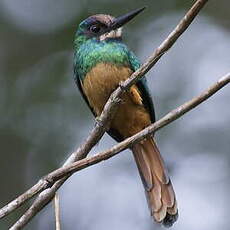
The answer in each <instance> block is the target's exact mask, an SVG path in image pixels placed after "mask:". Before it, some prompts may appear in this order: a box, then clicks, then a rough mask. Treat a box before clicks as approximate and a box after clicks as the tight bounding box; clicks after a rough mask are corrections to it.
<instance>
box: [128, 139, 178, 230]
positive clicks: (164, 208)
mask: <svg viewBox="0 0 230 230" xmlns="http://www.w3.org/2000/svg"><path fill="white" fill-rule="evenodd" d="M132 151H133V154H134V158H135V160H136V163H137V167H138V170H139V173H140V176H141V179H142V182H143V185H144V187H145V193H146V198H147V201H148V205H149V209H150V212H151V216H153V217H154V219H155V221H156V222H158V223H162V224H163V225H164V226H166V227H170V226H172V225H173V223H174V222H175V221H176V220H177V218H178V210H177V202H176V197H175V193H174V190H173V187H172V183H171V181H170V178H169V176H168V173H167V170H166V169H165V167H164V162H163V159H162V158H161V155H160V152H159V150H158V148H157V145H156V143H155V141H154V139H153V138H152V137H148V138H147V139H145V140H144V141H142V142H141V143H138V144H135V145H134V146H133V148H132Z"/></svg>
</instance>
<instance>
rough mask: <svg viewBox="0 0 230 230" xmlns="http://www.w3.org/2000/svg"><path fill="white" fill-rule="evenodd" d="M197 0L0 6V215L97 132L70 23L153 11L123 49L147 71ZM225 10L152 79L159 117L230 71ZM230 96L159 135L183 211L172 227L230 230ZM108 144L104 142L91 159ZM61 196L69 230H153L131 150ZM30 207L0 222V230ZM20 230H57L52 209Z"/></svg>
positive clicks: (190, 35) (216, 9)
mask: <svg viewBox="0 0 230 230" xmlns="http://www.w3.org/2000/svg"><path fill="white" fill-rule="evenodd" d="M193 2H194V1H179V0H170V1H166V0H163V1H150V0H148V1H147V0H145V1H140V0H136V1H131V0H126V1H125V3H124V1H121V0H117V1H112V0H110V1H105V0H98V1H85V0H81V1H78V0H65V1H60V0H39V1H35V0H34V1H32V0H31V1H28V0H20V1H18V0H1V2H0V23H1V30H0V33H1V34H0V35H1V36H0V86H1V88H0V116H1V119H0V147H1V160H0V181H1V188H0V205H1V206H3V205H4V204H6V203H7V202H8V201H10V200H12V199H13V198H15V197H16V196H17V195H19V194H21V193H22V192H24V191H25V190H26V189H27V188H29V187H30V186H31V185H32V184H34V183H35V182H36V181H37V180H38V179H39V178H40V177H41V176H43V175H45V174H46V173H48V172H50V171H51V170H53V169H55V168H57V167H58V166H60V165H61V163H63V162H64V160H65V159H66V158H67V156H68V155H69V154H70V152H71V151H72V150H73V149H74V148H75V146H78V145H79V144H80V143H81V142H83V141H84V139H85V138H86V136H87V135H88V133H89V131H90V130H91V129H92V127H93V125H94V120H93V116H92V115H91V113H90V112H89V109H88V108H87V107H86V105H85V103H84V102H83V100H82V98H81V97H80V94H79V92H78V90H77V88H76V86H75V85H74V82H73V70H72V66H73V63H72V56H73V51H72V43H73V36H74V33H75V31H76V27H77V24H78V23H79V22H80V21H81V20H83V19H84V18H86V17H88V16H89V15H92V14H95V13H108V14H112V15H115V16H118V15H121V14H124V13H127V12H128V11H130V10H133V9H135V8H138V7H141V6H143V5H146V6H148V8H147V9H146V11H144V12H143V13H142V14H141V15H140V16H138V17H137V18H136V19H135V20H134V21H133V22H131V23H129V25H127V26H125V28H124V40H125V41H126V43H128V45H129V47H130V48H131V49H132V50H133V51H134V52H135V53H136V54H137V56H138V57H139V58H140V60H141V61H142V62H143V61H144V60H145V59H146V58H147V57H148V56H149V55H150V54H151V53H152V51H153V50H154V48H156V47H157V46H158V45H159V44H160V42H161V41H162V40H163V39H164V38H165V36H166V35H167V34H168V33H169V32H170V31H171V30H172V28H173V27H174V26H175V25H176V24H177V23H178V20H179V19H180V18H181V17H182V16H183V15H184V13H185V11H186V9H188V8H189V7H190V6H191V4H192V3H193ZM229 8H230V2H229V1H227V0H222V1H210V2H209V3H208V4H207V6H206V7H205V9H204V10H203V11H202V12H201V14H200V15H199V17H197V19H196V20H195V22H194V23H193V24H192V26H191V27H190V28H189V29H188V31H186V33H185V34H184V35H183V36H182V38H180V39H179V41H178V42H177V43H176V45H175V46H174V47H173V48H172V49H171V50H170V51H169V53H167V54H166V55H165V56H164V57H163V58H162V59H161V61H160V62H159V63H158V64H157V65H156V67H155V68H154V69H153V70H151V71H150V72H149V73H148V82H149V85H150V89H151V92H152V95H153V97H154V101H155V108H156V113H157V118H160V117H162V116H163V115H164V114H166V113H167V112H168V111H170V110H171V109H173V108H175V107H177V106H178V105H180V104H182V103H183V102H185V101H186V100H189V99H190V98H192V97H193V96H195V95H197V94H199V93H200V92H201V91H202V90H204V89H206V88H207V87H208V86H209V85H210V84H212V83H213V82H215V81H216V80H217V79H218V78H219V77H220V76H221V75H223V74H225V73H226V72H228V71H229V70H230V68H229V67H230V56H229V53H230V42H229V41H230V40H229V37H230V31H229V28H230V27H229V25H230V21H229V18H230V14H229ZM229 98H230V90H229V86H227V87H226V88H224V89H223V90H221V91H220V92H218V93H217V94H216V95H215V96H214V97H212V98H211V99H209V100H208V101H206V102H205V103H204V104H202V105H201V106H199V107H198V108H196V109H195V110H194V111H192V112H190V113H189V114H186V115H185V116H184V117H183V118H181V119H180V120H178V121H176V122H174V123H172V124H170V125H169V126H167V127H165V128H164V129H162V130H160V131H159V132H158V133H157V135H156V136H157V140H158V143H159V146H160V149H161V152H162V155H163V156H164V159H165V161H166V163H167V166H168V168H169V171H170V175H171V177H172V180H173V184H174V187H175V190H176V193H177V199H178V203H179V211H180V217H179V220H178V222H177V223H176V224H175V226H174V227H173V228H172V229H173V230H184V229H186V230H219V229H221V230H227V229H229V224H230V221H229V217H228V213H229V202H230V200H229V195H228V194H229V187H230V182H229V175H230V168H229V163H230V157H229V156H230V154H229V149H230V142H229V141H230V134H229V133H230V125H229V124H230V109H229ZM113 144H115V142H114V141H113V140H112V139H111V138H110V137H108V136H105V137H104V138H103V140H102V141H100V143H99V145H97V147H96V148H94V149H93V151H92V154H95V153H96V152H98V151H100V150H103V149H106V148H108V147H110V146H112V145H113ZM60 199H61V220H62V226H63V229H65V230H73V229H77V230H91V229H94V230H99V229H100V230H103V229H111V230H115V229H125V230H129V229H132V230H139V229H142V230H150V229H158V226H157V225H155V224H154V223H152V220H151V218H150V217H149V212H148V209H147V204H146V201H145V197H144V192H143V188H142V184H141V182H140V179H139V176H138V173H137V170H136V166H135V165H134V162H133V159H132V155H131V154H130V152H129V151H125V152H124V153H122V154H120V155H119V156H116V157H115V158H112V159H110V160H108V161H106V162H103V163H101V164H98V165H96V166H93V167H90V168H88V169H85V170H83V171H81V172H79V173H77V174H75V175H74V176H72V177H71V179H69V180H68V181H67V182H66V183H65V185H64V186H63V187H62V188H61V190H60ZM28 204H29V203H28ZM27 206H28V205H27ZM25 208H26V206H25V207H23V208H21V209H20V210H19V211H17V212H15V213H14V214H11V215H10V216H8V217H6V218H5V219H3V220H1V221H0V229H8V228H9V226H10V225H11V224H12V223H13V222H14V221H15V220H16V219H17V218H18V217H19V216H20V215H21V214H22V213H23V211H24V210H25ZM25 229H34V230H36V229H44V230H45V229H54V214H53V209H52V206H51V205H49V206H48V207H46V208H45V209H44V210H43V211H42V212H41V213H40V214H39V215H38V216H36V217H35V218H34V219H33V221H32V222H31V223H30V224H29V225H28V226H27V227H26V228H25Z"/></svg>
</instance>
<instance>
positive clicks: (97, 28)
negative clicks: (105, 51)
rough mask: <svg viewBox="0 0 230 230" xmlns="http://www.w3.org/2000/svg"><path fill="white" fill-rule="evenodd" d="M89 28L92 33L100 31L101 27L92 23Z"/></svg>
mask: <svg viewBox="0 0 230 230" xmlns="http://www.w3.org/2000/svg"><path fill="white" fill-rule="evenodd" d="M89 29H90V31H91V32H93V33H94V34H97V33H99V32H100V31H101V27H100V26H99V25H92V26H91V27H90V28H89Z"/></svg>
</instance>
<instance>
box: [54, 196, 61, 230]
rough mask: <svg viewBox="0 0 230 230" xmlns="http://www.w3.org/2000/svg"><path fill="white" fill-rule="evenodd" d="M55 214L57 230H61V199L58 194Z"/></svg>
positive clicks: (55, 202)
mask: <svg viewBox="0 0 230 230" xmlns="http://www.w3.org/2000/svg"><path fill="white" fill-rule="evenodd" d="M54 214H55V227H56V228H55V229H56V230H61V219H60V199H59V194H58V193H57V192H56V193H55V196H54Z"/></svg>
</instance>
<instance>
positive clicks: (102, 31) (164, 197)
mask: <svg viewBox="0 0 230 230" xmlns="http://www.w3.org/2000/svg"><path fill="white" fill-rule="evenodd" d="M143 9H144V8H141V9H138V10H134V11H132V12H130V13H128V14H125V15H123V16H120V17H117V18H114V17H112V16H110V15H104V14H97V15H93V16H90V17H88V18H87V19H85V20H84V21H82V22H81V23H80V25H79V26H78V29H77V31H76V35H75V39H74V76H75V82H76V84H77V86H78V88H79V90H80V92H81V94H82V96H83V98H84V99H85V101H86V103H87V104H88V106H89V107H90V109H91V111H92V113H93V114H94V115H95V117H97V116H99V115H100V114H101V112H102V110H103V107H104V105H105V103H106V102H107V100H108V98H109V96H110V95H111V93H112V92H113V91H114V90H115V89H116V88H117V87H118V85H119V82H121V81H124V80H126V79H127V78H128V77H130V75H131V74H132V73H133V72H134V71H135V70H137V69H138V68H139V67H140V62H139V61H138V59H137V57H136V56H135V55H134V54H133V52H132V51H130V50H129V49H128V48H127V46H126V45H125V44H124V43H123V41H122V26H123V25H124V24H126V23H127V22H128V21H130V20H131V19H132V18H134V17H135V16H136V15H137V14H139V13H140V12H141V11H142V10H143ZM154 121H155V112H154V107H153V102H152V98H151V95H150V92H149V89H148V87H147V83H146V79H145V77H143V78H142V79H141V80H139V81H138V82H137V83H136V84H135V85H133V86H132V87H131V88H130V89H129V90H128V91H127V92H126V93H125V94H124V95H123V98H122V103H121V104H120V105H119V108H118V110H117V111H116V114H115V115H114V118H113V120H112V121H111V124H110V129H109V131H108V133H109V135H111V136H112V137H113V138H114V139H115V140H117V141H122V140H124V139H125V138H127V137H130V136H132V135H134V134H136V133H137V132H139V131H141V130H142V129H144V128H145V127H147V126H148V125H150V124H151V123H153V122H154ZM131 149H132V152H133V155H134V159H135V161H136V164H137V167H138V170H139V173H140V177H141V179H142V182H143V185H144V188H145V193H146V197H147V202H148V206H149V209H150V212H151V215H152V216H153V217H154V219H155V221H156V222H158V223H162V224H163V225H165V226H166V227H169V226H171V225H172V224H173V223H174V222H175V221H176V220H177V217H178V211H177V202H176V197H175V193H174V190H173V187H172V183H171V181H170V178H169V176H168V173H167V170H166V168H165V166H164V162H163V159H162V157H161V155H160V152H159V149H158V147H157V145H156V142H155V140H154V138H153V136H151V137H147V138H146V139H145V140H143V141H141V142H140V143H137V144H135V145H133V146H132V148H131Z"/></svg>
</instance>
